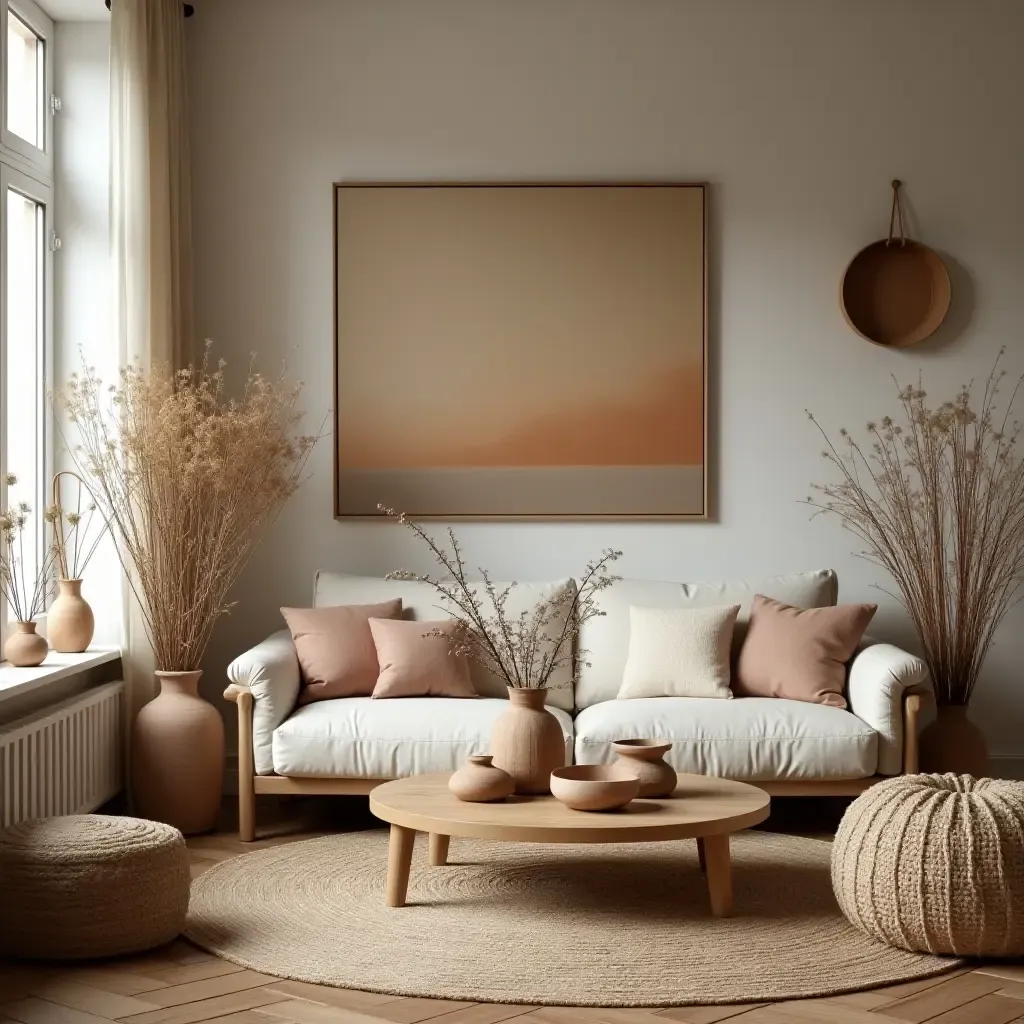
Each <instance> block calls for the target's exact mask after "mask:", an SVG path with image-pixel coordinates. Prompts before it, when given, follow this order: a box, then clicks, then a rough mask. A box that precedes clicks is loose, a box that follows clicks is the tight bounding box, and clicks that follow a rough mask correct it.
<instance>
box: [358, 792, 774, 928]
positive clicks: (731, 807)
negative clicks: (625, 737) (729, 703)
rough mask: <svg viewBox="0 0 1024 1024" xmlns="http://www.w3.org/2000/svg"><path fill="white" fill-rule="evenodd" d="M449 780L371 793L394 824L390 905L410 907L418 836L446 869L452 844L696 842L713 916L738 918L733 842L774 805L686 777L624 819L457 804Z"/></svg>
mask: <svg viewBox="0 0 1024 1024" xmlns="http://www.w3.org/2000/svg"><path fill="white" fill-rule="evenodd" d="M450 777H451V776H450V774H449V773H447V772H445V773H441V774H438V775H414V776H412V777H410V778H407V779H396V780H395V781H394V782H385V783H384V784H383V785H380V786H378V787H377V788H376V789H374V790H372V791H371V793H370V810H371V811H373V813H374V814H375V815H376V816H377V817H378V818H381V819H382V820H384V821H388V822H390V823H391V840H390V844H389V846H388V880H387V904H388V906H389V907H404V906H405V897H406V891H407V889H408V886H409V868H410V866H411V864H412V851H413V845H414V843H415V840H416V833H417V832H426V833H427V834H428V835H429V836H430V841H429V846H430V863H431V864H432V865H434V866H438V867H439V866H442V865H444V864H445V863H447V858H448V842H449V840H450V838H451V837H452V836H467V837H469V838H472V839H497V840H503V841H505V842H510V843H654V842H661V841H663V840H668V839H696V840H697V849H698V852H699V854H700V862H701V867H702V868H703V870H704V873H705V875H706V876H707V885H708V892H709V894H710V896H711V911H712V913H713V914H714V915H715V916H716V917H728V916H729V915H730V914H731V913H732V868H731V865H730V861H729V836H730V834H731V833H733V832H739V831H740V830H741V829H745V828H749V827H750V826H751V825H756V824H757V823H758V822H761V821H764V819H765V818H767V817H768V809H769V805H770V803H771V800H770V798H769V796H768V794H767V793H765V792H764V790H761V789H758V788H757V787H756V786H749V785H747V784H746V783H744V782H731V781H729V780H728V779H716V778H713V777H712V776H708V775H680V776H679V785H678V787H677V788H676V791H675V793H673V794H672V796H670V797H666V798H665V799H661V800H634V801H633V802H632V803H631V804H628V805H627V806H626V807H624V808H623V809H622V810H620V811H612V812H609V813H601V814H596V813H593V812H589V811H574V810H572V809H571V808H569V807H566V806H565V805H564V804H560V803H559V802H558V801H557V800H556V799H555V798H554V797H552V796H513V797H509V799H507V800H503V801H500V802H498V803H491V804H471V803H466V802H464V801H462V800H457V799H456V798H455V797H454V796H453V795H452V793H451V792H450V791H449V789H448V779H449V778H450Z"/></svg>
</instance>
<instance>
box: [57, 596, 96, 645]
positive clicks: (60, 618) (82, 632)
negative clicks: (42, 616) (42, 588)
mask: <svg viewBox="0 0 1024 1024" xmlns="http://www.w3.org/2000/svg"><path fill="white" fill-rule="evenodd" d="M94 629H95V619H94V618H93V614H92V608H90V607H89V602H88V601H86V599H85V598H84V597H82V581H81V580H65V579H60V580H57V597H56V598H55V599H54V602H53V604H51V605H50V610H49V611H48V612H47V614H46V635H47V638H48V639H49V641H50V646H51V647H52V648H53V649H54V650H55V651H57V652H58V653H60V654H81V653H82V652H83V651H84V650H85V649H86V648H87V647H88V646H89V644H91V643H92V634H93V630H94Z"/></svg>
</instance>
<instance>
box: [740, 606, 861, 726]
mask: <svg viewBox="0 0 1024 1024" xmlns="http://www.w3.org/2000/svg"><path fill="white" fill-rule="evenodd" d="M877 610H878V605H877V604H840V605H836V606H835V607H833V608H795V607H794V606H793V605H791V604H783V603H782V602H781V601H775V600H773V599H772V598H770V597H765V596H764V595H763V594H757V595H756V596H755V597H754V607H753V609H752V610H751V613H750V625H749V626H748V627H747V636H746V639H745V640H744V641H743V647H742V648H740V657H739V663H738V664H737V666H736V678H735V679H734V681H733V689H734V690H735V691H736V695H737V696H739V697H784V698H786V699H787V700H803V701H808V702H809V703H812V704H829V705H831V706H832V707H834V708H845V707H846V698H845V697H844V696H843V689H844V688H845V685H846V663H847V662H848V661H849V660H850V659H851V658H852V657H853V654H854V651H856V649H857V644H859V643H860V641H861V637H863V636H864V631H865V630H866V629H867V628H868V623H869V622H870V621H871V618H872V616H873V615H874V614H875V612H876V611H877Z"/></svg>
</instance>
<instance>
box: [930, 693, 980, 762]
mask: <svg viewBox="0 0 1024 1024" xmlns="http://www.w3.org/2000/svg"><path fill="white" fill-rule="evenodd" d="M920 756H921V771H923V772H934V773H937V774H945V773H946V772H952V773H953V774H954V775H973V776H974V777H975V778H976V779H983V778H985V776H987V775H988V771H989V763H988V743H987V742H986V740H985V734H984V733H983V732H982V731H981V730H980V729H979V728H978V727H977V726H976V725H975V724H974V722H972V721H971V719H970V715H969V714H968V711H967V705H966V704H945V705H942V706H941V707H939V708H937V709H936V712H935V719H934V720H933V721H932V722H930V723H929V724H928V725H927V726H925V728H924V729H923V730H922V732H921V746H920Z"/></svg>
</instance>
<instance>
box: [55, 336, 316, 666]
mask: <svg viewBox="0 0 1024 1024" xmlns="http://www.w3.org/2000/svg"><path fill="white" fill-rule="evenodd" d="M210 345H211V343H210V342H207V346H206V354H205V356H204V358H203V360H202V362H201V363H200V365H199V366H198V367H194V366H193V367H189V368H188V369H184V370H178V371H176V372H171V371H170V370H168V369H165V368H161V369H156V370H153V371H152V372H149V373H147V372H144V371H143V370H142V369H140V368H139V367H138V366H135V365H132V366H128V367H125V368H124V369H122V370H121V372H120V380H119V382H118V383H117V384H112V385H109V386H107V387H104V386H103V384H102V382H101V381H100V379H99V378H98V377H97V376H96V373H95V371H94V370H93V369H92V368H88V369H87V370H85V371H84V372H83V373H82V374H74V375H72V378H71V380H70V382H69V383H68V385H67V386H66V387H65V388H64V390H63V391H62V392H61V393H60V394H59V395H58V396H57V398H58V401H59V402H60V403H61V404H62V405H63V407H64V408H65V410H66V412H67V415H68V417H69V419H70V420H71V422H72V423H73V424H74V426H75V427H76V428H77V432H78V435H79V441H80V443H79V444H77V445H75V446H73V447H72V453H73V456H74V458H75V461H76V463H77V465H78V467H79V469H80V471H81V472H82V474H83V476H84V477H85V478H86V479H87V480H88V481H89V486H90V490H91V491H92V493H93V495H94V496H95V500H96V504H97V507H98V509H99V511H100V514H101V515H102V517H103V519H104V520H105V522H106V523H107V525H108V526H109V527H110V529H111V530H112V531H113V533H114V535H115V538H116V539H117V541H118V544H117V549H118V555H119V557H120V559H121V564H122V566H123V568H124V570H125V573H126V574H127V576H128V579H129V582H130V584H131V586H132V589H133V591H134V592H135V596H136V597H137V598H138V600H139V604H140V606H141V609H142V615H143V619H144V622H145V627H146V631H147V634H148V636H149V639H150V641H151V643H152V645H153V650H154V654H155V655H156V663H157V668H158V669H160V670H161V671H191V670H195V669H198V668H199V667H200V662H201V659H202V657H203V652H204V651H205V649H206V646H207V644H208V642H209V640H210V635H211V633H212V632H213V628H214V626H215V624H216V622H217V620H218V619H219V618H220V616H221V615H223V614H225V613H226V612H227V611H229V610H230V608H231V604H230V603H229V602H228V599H227V598H228V592H229V591H230V589H231V587H232V585H233V584H234V583H235V581H236V580H237V579H238V576H239V573H240V572H241V571H242V569H243V568H244V567H245V565H246V563H247V562H248V561H249V558H250V557H251V555H252V553H253V551H254V549H255V548H256V545H257V544H258V543H259V541H260V540H261V539H262V537H263V535H264V534H265V533H266V531H267V529H268V528H269V526H270V525H271V524H272V523H273V521H274V519H275V518H276V516H277V514H278V512H279V511H280V510H281V507H282V506H283V505H284V503H285V502H286V501H287V500H288V498H289V497H290V496H291V495H292V493H293V492H294V491H295V489H296V487H297V486H298V484H299V480H300V477H301V475H302V470H303V467H304V466H305V464H306V460H307V458H308V457H309V453H310V451H311V450H312V448H313V445H314V444H315V443H316V441H317V440H318V437H317V436H308V435H302V434H299V433H298V432H297V427H298V424H299V421H300V420H301V418H302V417H301V413H299V412H298V411H297V409H296V403H297V401H298V397H299V394H300V391H301V384H297V385H293V384H290V383H288V382H287V381H286V380H285V379H284V377H283V376H280V377H277V378H268V377H265V376H263V375H262V374H259V373H256V372H254V371H253V370H252V369H250V372H249V375H248V378H247V380H246V382H245V386H244V389H243V390H242V392H241V395H240V396H239V397H238V398H230V397H229V396H228V394H227V392H226V390H225V379H224V366H225V363H224V361H223V360H221V361H220V362H219V363H218V364H217V368H216V370H212V369H211V367H210Z"/></svg>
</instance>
